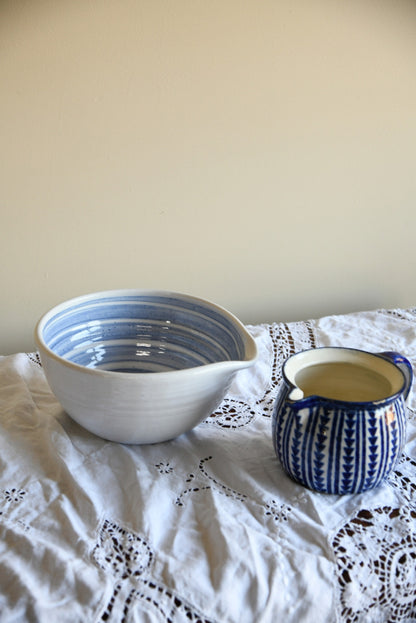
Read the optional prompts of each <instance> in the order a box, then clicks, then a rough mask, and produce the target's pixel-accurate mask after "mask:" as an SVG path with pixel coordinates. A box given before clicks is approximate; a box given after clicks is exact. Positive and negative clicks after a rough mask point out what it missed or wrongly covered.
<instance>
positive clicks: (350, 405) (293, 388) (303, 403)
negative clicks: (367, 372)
mask: <svg viewBox="0 0 416 623" xmlns="http://www.w3.org/2000/svg"><path fill="white" fill-rule="evenodd" d="M322 351H327V352H332V353H335V352H336V351H338V352H339V351H343V352H345V353H349V354H350V355H352V356H353V357H360V358H361V361H362V360H363V359H374V360H377V361H378V362H379V368H380V367H381V368H390V369H391V370H395V375H396V376H397V375H399V376H400V379H401V383H400V385H399V386H398V387H397V388H395V391H393V392H392V393H391V394H388V395H387V396H384V397H382V398H378V399H374V400H345V399H339V398H329V397H327V396H322V395H320V394H309V395H307V396H304V394H303V392H302V390H301V388H300V387H299V386H298V385H297V384H296V383H295V382H294V380H292V379H291V378H290V377H291V375H290V374H289V373H288V369H287V368H288V367H289V366H290V364H291V362H293V360H294V359H295V358H299V357H302V356H304V357H308V356H309V354H318V353H320V352H322ZM393 354H394V355H399V353H388V352H377V353H375V352H371V351H367V350H364V349H360V348H355V347H349V346H318V347H314V348H308V349H304V350H301V351H298V352H296V353H293V354H292V355H290V356H289V357H288V358H287V359H286V360H285V362H284V363H283V366H282V376H283V379H284V381H285V383H286V384H287V385H288V386H289V388H290V389H289V393H288V400H289V401H290V402H291V405H292V408H293V407H294V406H295V405H298V407H299V409H301V408H305V407H307V406H309V405H314V404H317V403H327V404H336V405H338V406H340V405H343V406H344V408H345V409H357V407H359V406H362V407H363V408H368V407H369V405H372V406H373V408H378V407H380V406H383V405H388V404H390V403H392V402H394V401H395V400H397V399H398V398H400V396H402V394H403V393H405V396H404V399H406V397H407V393H408V391H407V393H406V389H407V390H409V389H410V387H408V388H407V387H406V386H407V385H408V384H409V385H410V383H411V379H410V381H409V383H408V382H407V379H406V375H405V373H404V372H403V370H402V369H401V368H400V367H399V366H398V365H397V363H395V362H394V361H393V360H392V357H391V356H390V355H393ZM400 356H401V357H402V359H403V360H404V361H405V362H406V363H407V364H408V365H409V366H410V363H409V362H408V361H407V360H406V359H405V358H404V357H403V356H402V355H400ZM336 362H340V363H344V362H345V359H344V360H340V359H336V358H334V359H332V360H330V361H326V362H325V361H314V362H312V363H309V364H308V365H309V366H312V365H317V364H319V363H336ZM305 367H306V366H305ZM292 376H293V375H292ZM383 376H384V375H383Z"/></svg>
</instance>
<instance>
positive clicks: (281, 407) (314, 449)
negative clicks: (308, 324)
mask: <svg viewBox="0 0 416 623" xmlns="http://www.w3.org/2000/svg"><path fill="white" fill-rule="evenodd" d="M340 363H341V364H345V363H347V364H348V365H347V366H344V367H343V368H334V364H335V365H336V364H340ZM322 364H325V365H326V366H327V367H326V368H325V374H324V375H323V376H322V377H321V381H320V387H321V388H323V387H325V388H326V391H328V396H325V395H322V394H321V395H320V394H319V392H318V391H313V389H312V387H313V385H312V386H310V387H309V388H308V389H309V391H308V392H306V393H304V392H305V389H306V387H307V385H306V381H305V385H304V386H303V389H302V383H301V381H300V380H298V379H302V378H303V379H307V378H308V374H309V378H313V377H315V378H318V374H317V373H316V372H312V368H313V367H314V366H319V365H322ZM328 365H329V367H328ZM316 369H317V368H315V370H316ZM321 369H322V368H321ZM341 370H342V371H341ZM350 375H351V376H353V377H354V380H352V378H350ZM412 378H413V374H412V367H411V364H410V363H409V361H408V360H407V359H406V358H405V357H403V356H402V355H400V354H399V353H390V352H389V353H378V354H374V353H367V352H365V351H360V350H356V349H349V348H338V347H328V348H318V349H313V350H308V351H303V352H300V353H297V354H296V355H293V356H292V357H290V358H289V359H288V360H287V361H286V362H285V364H284V366H283V382H282V385H281V387H280V389H279V393H278V395H277V399H276V402H275V405H274V411H273V442H274V447H275V451H276V454H277V456H278V457H279V459H280V462H281V464H282V466H283V468H284V470H285V471H286V472H287V474H288V475H289V476H291V478H292V479H293V480H295V481H296V482H298V483H300V484H302V485H304V486H306V487H308V488H310V489H313V490H316V491H320V492H323V493H335V494H346V493H359V492H363V491H366V490H368V489H372V488H374V487H377V486H378V485H379V484H380V483H381V482H383V480H384V479H385V478H387V477H388V475H389V474H390V473H391V471H392V470H393V469H394V467H395V465H396V462H397V460H398V459H399V457H400V455H401V453H402V449H403V445H404V442H405V432H406V407H405V400H406V398H407V395H408V393H409V390H410V387H411V383H412ZM316 382H318V381H316ZM344 387H345V388H348V392H352V393H351V396H348V397H347V398H342V397H335V392H336V389H334V388H338V389H337V391H338V392H340V391H341V389H342V388H344ZM352 388H353V389H352ZM331 390H332V391H333V392H334V395H333V396H332V395H330V391H331ZM342 391H347V390H346V389H344V390H342ZM354 392H356V393H357V396H358V397H357V399H354V398H353V396H354ZM367 394H368V397H366V395H367ZM372 394H374V396H373V397H371V396H372Z"/></svg>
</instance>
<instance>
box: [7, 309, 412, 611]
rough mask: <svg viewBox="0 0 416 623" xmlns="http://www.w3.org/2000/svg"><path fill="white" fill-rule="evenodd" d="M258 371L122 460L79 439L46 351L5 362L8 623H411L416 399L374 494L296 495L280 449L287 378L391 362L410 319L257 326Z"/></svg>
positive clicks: (406, 343) (86, 436)
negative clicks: (206, 410) (344, 364)
mask: <svg viewBox="0 0 416 623" xmlns="http://www.w3.org/2000/svg"><path fill="white" fill-rule="evenodd" d="M249 330H250V331H251V332H252V334H253V335H254V337H255V338H256V341H257V344H258V347H259V351H260V358H259V361H258V363H257V364H256V366H255V368H254V369H251V370H244V371H241V372H240V373H238V375H237V377H236V379H235V382H234V384H233V386H232V387H231V389H230V391H229V393H228V394H227V396H226V398H225V399H224V401H223V402H222V404H221V405H220V407H219V408H218V410H217V411H216V412H215V413H214V414H212V415H211V416H210V417H209V418H208V419H206V420H205V421H204V422H202V423H201V424H200V425H199V426H197V427H196V428H195V429H193V430H192V431H191V432H190V433H188V434H186V435H182V436H181V437H179V438H177V439H175V440H173V441H170V442H166V443H161V444H155V445H149V446H129V445H121V444H117V443H111V442H108V441H105V440H102V439H100V438H98V437H96V436H94V435H92V434H90V433H88V432H87V431H85V430H84V429H83V428H81V427H80V426H78V425H77V424H76V423H75V422H73V421H72V420H71V419H70V418H69V417H68V416H67V415H66V414H65V413H64V412H63V410H62V409H61V407H60V406H59V404H58V403H57V401H56V399H55V398H54V396H53V394H52V393H51V391H50V389H49V387H48V385H47V383H46V381H45V378H44V375H43V371H42V367H41V365H40V361H39V358H38V356H37V354H36V353H18V354H15V355H10V356H5V357H0V500H1V504H0V531H1V540H0V621H1V622H2V623H9V622H21V621H42V622H43V621H45V622H48V623H50V622H51V621H59V623H64V622H67V621H68V622H70V623H76V622H78V621H79V622H100V621H109V622H121V621H135V622H140V623H150V622H151V623H156V622H159V623H160V622H166V621H168V622H169V621H171V622H172V623H182V622H185V621H186V622H189V621H193V622H204V623H214V622H215V623H228V622H229V623H234V622H235V623H278V622H280V621H282V622H285V623H291V622H296V623H309V622H311V623H326V622H328V623H334V622H340V623H358V622H359V623H364V622H365V623H376V622H380V623H386V622H391V623H399V622H406V623H408V622H409V621H416V448H415V444H416V420H415V418H416V393H415V392H414V391H413V390H412V391H411V393H410V395H409V399H408V411H407V415H408V427H407V442H406V446H405V450H404V453H403V456H402V458H401V460H400V462H399V463H398V464H397V466H396V469H395V471H394V473H393V474H392V475H391V476H390V478H389V479H388V480H387V481H386V482H385V483H384V484H383V485H381V486H380V487H379V488H377V489H375V490H372V491H368V492H366V493H363V494H359V495H352V496H350V495H348V496H331V495H325V494H321V493H316V492H312V491H309V490H307V489H305V488H303V487H302V486H300V485H298V484H295V483H294V482H293V481H291V480H290V479H289V478H288V477H287V476H286V474H285V473H284V472H283V470H282V468H281V466H280V463H279V461H278V459H277V457H276V456H275V453H274V450H273V444H272V438H271V412H272V407H273V402H274V399H275V396H276V392H277V389H278V387H279V384H280V381H281V366H282V363H283V361H284V360H285V359H286V358H287V357H288V356H289V355H290V354H292V353H294V352H297V351H299V350H302V349H304V348H310V347H318V346H327V345H343V346H352V347H356V348H363V349H366V350H370V351H373V352H381V351H383V350H396V351H399V352H401V353H402V354H403V355H405V356H406V357H407V358H408V359H410V361H411V362H412V363H413V364H416V308H415V309H406V310H405V309H395V310H375V311H370V312H360V313H355V314H346V315H337V316H327V317H325V318H320V319H318V320H310V321H305V322H293V323H272V324H264V325H256V326H250V327H249Z"/></svg>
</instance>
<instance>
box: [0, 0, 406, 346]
mask: <svg viewBox="0 0 416 623" xmlns="http://www.w3.org/2000/svg"><path fill="white" fill-rule="evenodd" d="M0 84H1V97H0V209H1V224H2V227H1V245H0V254H1V257H0V260H1V269H0V288H1V307H0V310H1V311H0V318H1V323H0V353H3V354H7V353H11V352H16V351H19V350H31V349H32V348H33V341H32V330H33V326H34V324H35V322H36V320H37V318H38V316H39V315H40V314H41V313H42V312H43V311H45V310H46V309H47V308H48V307H50V306H52V305H54V304H55V303H58V302H60V301H61V300H64V299H66V298H69V297H72V296H76V295H78V294H82V293H85V292H89V291H94V290H101V289H110V288H118V287H143V288H152V287H155V288H167V289H173V290H180V291H185V292H189V293H192V294H196V295H199V296H203V297H206V298H210V299H212V300H214V301H216V302H218V303H219V304H221V305H224V306H225V307H228V308H229V309H230V310H231V311H233V312H234V313H235V314H237V315H238V316H240V318H241V319H242V320H243V321H244V322H262V321H271V320H277V321H280V320H295V319H300V318H311V317H316V316H320V315H323V314H329V313H339V312H348V311H352V310H359V309H369V308H376V307H399V306H413V305H416V275H415V263H416V262H415V257H416V255H415V254H416V251H415V224H416V216H415V207H416V174H415V169H416V166H415V164H416V158H415V156H416V3H415V2H413V1H408V2H405V1H402V0H391V1H387V0H384V1H383V0H378V1H376V0H374V1H368V0H317V1H313V0H290V1H284V0H274V1H272V0H269V1H267V0H266V1H264V2H263V1H257V0H256V1H254V0H253V1H246V2H245V1H240V0H233V1H227V0H207V1H202V0H172V1H168V0H166V1H162V0H59V1H57V0H49V1H47V0H7V1H5V0H3V1H2V2H1V3H0Z"/></svg>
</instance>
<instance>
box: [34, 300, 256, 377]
mask: <svg viewBox="0 0 416 623" xmlns="http://www.w3.org/2000/svg"><path fill="white" fill-rule="evenodd" d="M43 339H44V341H45V343H46V345H47V346H48V347H49V348H50V349H51V350H52V351H53V352H54V353H55V354H57V355H59V356H60V357H63V358H64V359H66V360H69V361H71V362H73V363H75V364H78V365H81V366H85V367H87V368H100V369H104V370H112V371H117V372H163V371H168V370H179V369H183V368H192V367H196V366H202V365H206V364H209V363H214V362H219V361H236V360H242V359H244V356H245V346H244V343H243V339H242V337H241V334H240V333H239V331H238V328H237V327H236V326H235V324H233V322H232V320H231V319H230V318H228V317H227V315H226V314H225V313H222V312H221V309H220V308H216V306H211V305H210V304H208V303H207V304H205V302H204V301H202V300H199V299H194V298H192V297H186V296H183V297H182V296H174V295H169V296H168V295H166V294H163V293H146V294H142V293H140V294H137V293H134V292H132V293H131V294H124V295H117V296H115V295H113V296H111V295H110V294H109V295H108V296H103V294H102V293H101V294H100V293H99V294H98V295H97V297H96V298H94V297H93V296H89V297H81V298H80V299H74V301H73V303H72V304H70V305H69V306H61V307H58V308H56V312H55V314H54V315H52V316H51V317H50V318H49V319H48V320H47V322H46V324H45V326H44V329H43Z"/></svg>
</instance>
